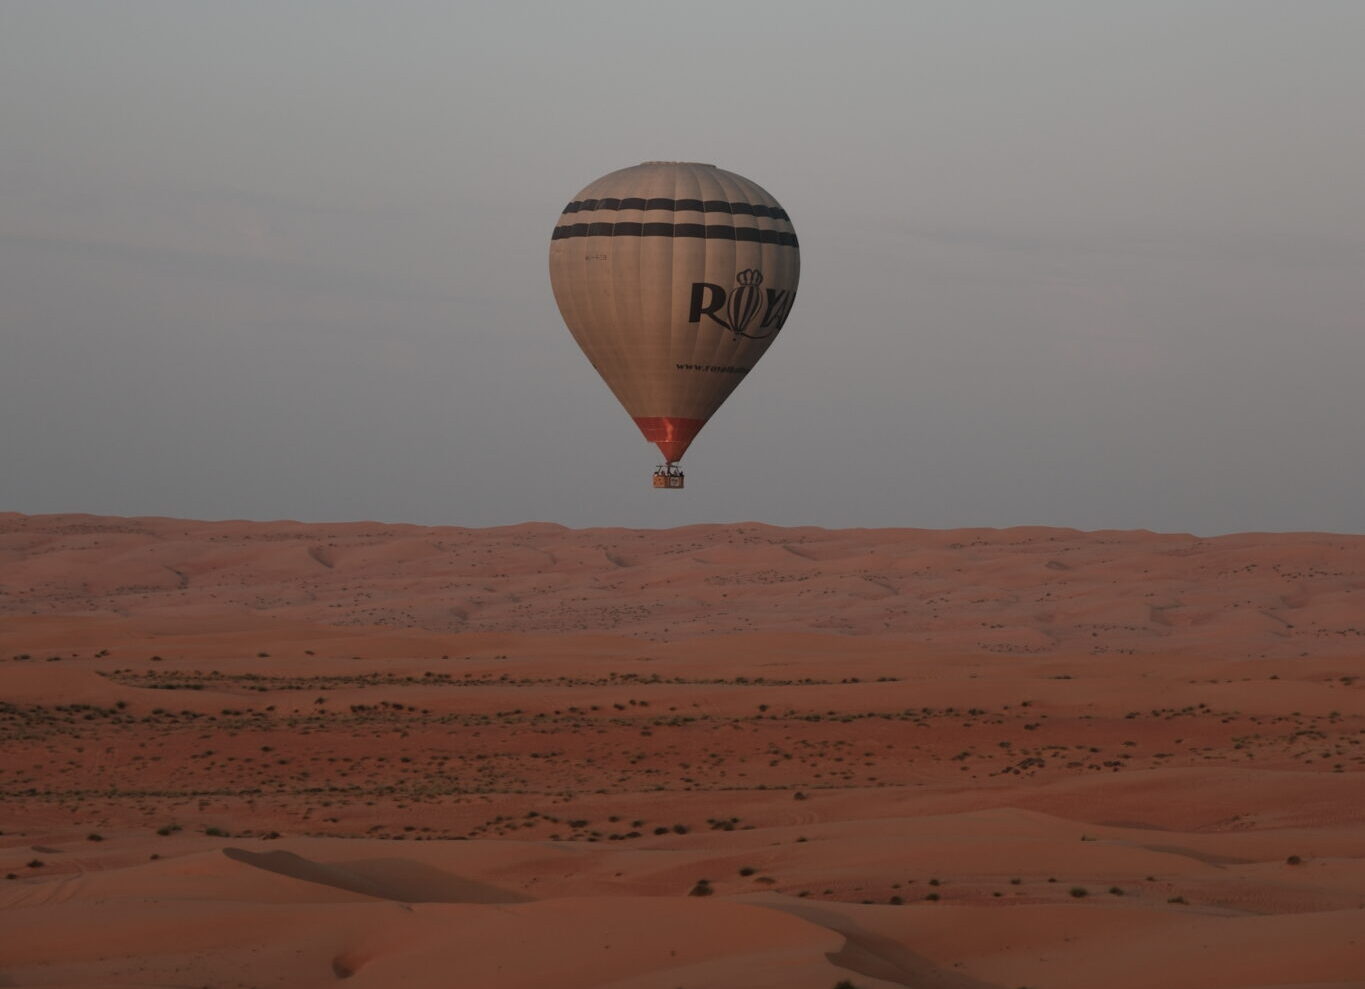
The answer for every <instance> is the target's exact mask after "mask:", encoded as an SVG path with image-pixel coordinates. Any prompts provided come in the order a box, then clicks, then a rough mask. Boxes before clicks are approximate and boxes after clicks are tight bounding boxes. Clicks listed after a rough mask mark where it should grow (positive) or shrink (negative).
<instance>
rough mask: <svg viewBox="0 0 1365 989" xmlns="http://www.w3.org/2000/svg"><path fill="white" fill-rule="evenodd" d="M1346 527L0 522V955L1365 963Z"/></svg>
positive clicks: (973, 984)
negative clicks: (1215, 532)
mask: <svg viewBox="0 0 1365 989" xmlns="http://www.w3.org/2000/svg"><path fill="white" fill-rule="evenodd" d="M1362 603H1365V537H1360V536H1348V535H1333V534H1326V533H1282V534H1239V535H1231V536H1221V537H1216V538H1198V537H1195V536H1191V535H1182V534H1167V533H1153V532H1145V531H1104V532H1081V531H1075V530H1067V529H1055V528H1041V527H1037V528H1032V527H1031V528H1012V529H971V530H954V531H934V530H917V529H856V530H825V529H819V528H781V527H775V526H769V525H762V524H757V523H746V524H725V525H719V524H718V525H699V526H690V527H684V528H676V529H660V530H631V529H569V528H564V527H562V526H558V525H551V524H539V523H537V524H527V525H518V526H509V527H501V528H488V529H466V528H457V527H435V528H428V527H420V526H411V525H381V524H377V523H351V524H321V523H312V524H304V523H295V522H271V523H257V522H245V521H234V522H196V521H182V520H176V519H165V518H112V517H95V516H75V515H64V516H30V515H19V514H5V515H0V831H2V832H3V834H0V876H3V877H4V878H3V879H0V984H3V985H12V986H66V987H95V986H100V987H111V986H120V987H131V986H172V985H174V986H213V987H215V989H216V987H224V989H226V987H250V986H299V987H310V986H331V985H334V984H337V983H338V982H339V981H345V983H346V984H347V985H355V986H397V985H403V986H433V987H434V986H445V985H451V984H460V985H472V986H480V987H491V989H513V987H517V989H520V987H532V986H535V987H543V986H555V987H563V989H577V987H584V989H586V987H596V986H606V987H622V989H624V987H627V986H629V987H642V989H645V987H648V989H703V987H732V986H733V987H737V989H738V987H746V989H749V987H774V989H776V987H794V989H833V987H835V986H840V987H849V986H852V987H857V989H884V987H890V986H912V987H925V989H997V987H998V989H1019V987H1024V986H1026V987H1030V989H1082V987H1094V986H1100V985H1104V986H1113V987H1132V989H1140V987H1141V989H1145V987H1152V986H1163V987H1188V989H1233V987H1239V989H1251V987H1257V989H1269V987H1277V989H1288V987H1307V986H1313V987H1319V989H1327V987H1334V989H1341V987H1346V986H1362V985H1365V785H1362V779H1365V776H1362V771H1363V770H1365V683H1362V681H1361V679H1360V677H1361V672H1360V668H1361V664H1360V659H1361V652H1362V642H1365V607H1362Z"/></svg>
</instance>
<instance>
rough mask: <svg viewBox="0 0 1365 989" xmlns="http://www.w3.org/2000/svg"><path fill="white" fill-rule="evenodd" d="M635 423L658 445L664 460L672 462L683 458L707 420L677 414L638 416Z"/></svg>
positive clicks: (650, 440) (648, 438)
mask: <svg viewBox="0 0 1365 989" xmlns="http://www.w3.org/2000/svg"><path fill="white" fill-rule="evenodd" d="M635 425H637V426H639V427H640V432H642V433H644V434H645V439H647V440H649V442H651V443H653V444H655V445H656V446H658V448H659V452H660V453H662V454H663V455H664V460H666V461H668V462H669V463H670V464H671V463H675V462H677V461H679V460H681V459H682V455H683V454H684V453H685V452H686V451H687V448H688V446H690V445H691V443H692V441H693V440H694V439H695V438H696V436H697V434H698V433H699V432H701V427H702V426H705V425H706V421H705V420H704V419H681V418H679V417H677V416H636V417H635Z"/></svg>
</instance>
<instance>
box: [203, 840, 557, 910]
mask: <svg viewBox="0 0 1365 989" xmlns="http://www.w3.org/2000/svg"><path fill="white" fill-rule="evenodd" d="M223 854H224V855H225V856H227V857H228V858H230V859H232V860H233V861H234V862H241V863H242V864H244V865H249V866H252V867H253V868H257V869H264V870H265V871H267V872H274V873H276V874H278V875H281V876H288V877H289V878H291V879H297V880H299V881H301V882H307V883H317V884H318V885H320V886H331V887H333V888H334V889H344V890H346V891H347V892H350V893H359V894H361V895H362V896H373V897H376V898H378V899H382V900H395V901H397V902H399V903H526V902H528V901H529V900H530V899H531V897H529V896H523V895H521V894H520V893H513V892H511V891H510V890H505V889H499V888H498V887H497V886H489V885H487V884H485V883H480V882H475V881H474V880H472V879H464V878H461V877H460V876H455V875H451V874H450V873H448V872H442V871H441V870H440V869H434V868H432V867H431V866H429V865H423V864H422V863H421V862H413V861H411V860H408V859H363V860H360V861H356V862H347V863H346V864H345V865H325V864H323V863H321V862H314V861H312V860H310V859H306V858H303V857H302V856H300V855H295V854H294V853H293V852H249V851H247V850H246V849H244V848H224V849H223Z"/></svg>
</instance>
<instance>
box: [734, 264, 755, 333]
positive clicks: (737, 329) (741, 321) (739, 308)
mask: <svg viewBox="0 0 1365 989" xmlns="http://www.w3.org/2000/svg"><path fill="white" fill-rule="evenodd" d="M735 281H736V282H737V283H738V284H736V285H735V289H734V291H733V292H731V293H730V299H729V301H728V302H727V304H726V307H725V308H726V315H727V316H729V317H730V320H729V322H730V330H731V331H732V332H733V333H734V334H735V335H736V336H747V335H748V334H746V333H745V332H744V330H745V328H746V327H747V326H748V325H749V323H750V322H751V321H752V320H753V318H754V317H755V316H757V315H758V310H759V309H760V308H762V306H763V289H762V288H760V287H759V286H761V285H762V284H763V273H762V272H761V271H759V270H758V269H757V268H745V269H744V270H743V271H741V272H740V273H739V274H738V275H736V276H735Z"/></svg>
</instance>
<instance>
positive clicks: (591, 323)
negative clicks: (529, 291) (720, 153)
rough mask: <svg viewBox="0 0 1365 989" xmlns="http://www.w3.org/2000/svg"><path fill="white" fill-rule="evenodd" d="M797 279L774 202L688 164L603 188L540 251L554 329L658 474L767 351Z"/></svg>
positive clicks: (569, 210) (589, 190)
mask: <svg viewBox="0 0 1365 989" xmlns="http://www.w3.org/2000/svg"><path fill="white" fill-rule="evenodd" d="M800 272H801V257H800V251H799V249H798V246H797V241H796V234H795V232H794V231H793V229H792V224H791V220H790V218H789V217H788V216H787V213H786V211H785V210H784V209H783V208H782V207H781V206H780V205H779V204H778V202H777V200H776V199H774V198H773V197H772V196H771V195H769V194H768V193H767V192H766V191H764V190H763V189H762V188H761V187H760V186H758V185H757V184H755V183H753V182H750V181H749V180H748V179H746V178H744V177H742V176H740V175H736V174H735V173H733V172H727V171H725V170H724V169H721V168H716V167H715V166H714V165H703V164H698V163H695V162H645V163H644V164H642V165H635V166H634V167H631V168H623V169H621V170H620V171H617V172H612V173H611V174H609V175H604V176H603V177H602V178H600V179H598V180H597V181H596V182H593V183H592V184H591V185H589V186H587V187H586V188H585V189H583V190H582V191H581V192H580V193H579V194H578V195H577V196H575V197H574V198H573V201H572V202H570V203H569V205H568V206H566V207H565V208H564V213H563V215H561V216H560V218H559V224H558V225H557V226H556V227H555V230H554V234H553V237H552V239H551V241H550V284H551V286H552V287H553V289H554V295H555V301H556V302H557V303H558V304H559V311H560V313H561V314H562V315H563V317H564V322H565V323H567V324H568V327H569V331H570V332H571V333H572V334H573V335H574V339H575V340H577V341H578V345H579V346H580V347H582V348H583V353H584V354H586V355H587V358H588V360H589V361H591V362H592V365H593V367H594V368H596V369H597V372H598V373H599V374H601V375H602V378H603V379H604V380H605V381H606V383H607V385H608V387H610V388H611V390H612V392H613V393H614V394H615V395H616V398H617V399H618V400H619V401H620V403H621V404H622V405H623V406H625V409H626V411H627V412H628V413H629V414H630V415H631V417H632V418H633V419H634V420H635V423H636V425H637V426H639V427H640V431H641V432H642V433H644V435H645V439H647V440H649V441H650V442H651V443H655V444H657V445H658V447H659V450H660V451H661V452H662V453H663V455H664V459H665V460H667V461H668V462H669V463H672V462H674V461H676V460H679V459H681V457H682V455H683V453H684V452H685V451H686V450H687V447H688V445H689V444H690V443H691V442H692V440H693V438H694V437H695V436H696V435H697V433H698V432H699V431H700V430H701V428H702V426H704V425H705V424H706V421H707V420H708V419H710V418H711V416H712V415H713V414H714V413H715V411H716V410H717V409H718V408H720V406H721V404H722V403H723V402H724V401H725V400H726V399H727V398H728V397H729V396H730V393H731V392H732V391H734V390H735V387H736V386H737V385H738V384H739V383H740V382H741V381H743V380H744V376H745V375H747V374H748V373H749V372H750V371H751V370H752V369H753V367H754V364H755V363H757V361H758V359H759V358H760V357H762V356H763V354H764V352H765V351H766V350H767V349H768V347H769V345H770V344H771V343H772V342H773V340H774V339H775V338H776V336H777V334H778V332H779V331H780V330H781V329H782V326H783V324H784V323H785V322H786V319H787V315H788V313H790V312H791V307H792V302H793V301H794V300H795V298H796V283H797V279H798V278H799V276H800Z"/></svg>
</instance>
